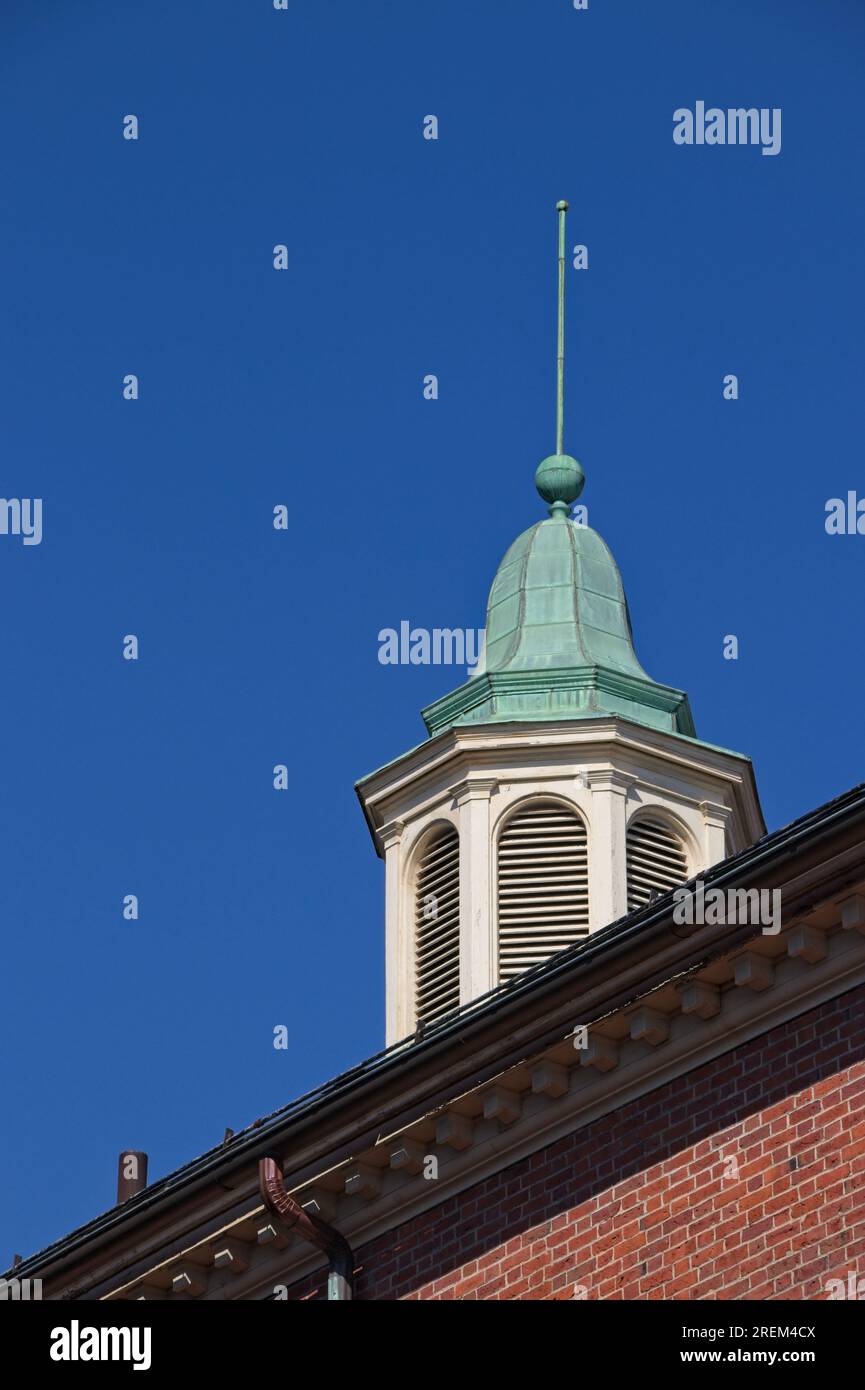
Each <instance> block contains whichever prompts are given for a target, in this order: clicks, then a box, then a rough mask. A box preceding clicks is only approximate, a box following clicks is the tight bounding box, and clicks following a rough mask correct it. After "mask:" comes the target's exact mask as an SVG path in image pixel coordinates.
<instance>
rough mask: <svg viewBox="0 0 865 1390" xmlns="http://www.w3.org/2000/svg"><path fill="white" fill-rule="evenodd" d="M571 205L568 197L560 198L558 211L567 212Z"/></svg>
mask: <svg viewBox="0 0 865 1390" xmlns="http://www.w3.org/2000/svg"><path fill="white" fill-rule="evenodd" d="M569 206H570V205H569V203H568V201H567V199H566V198H560V199H559V201H558V202H557V203H556V212H567V210H568V207H569Z"/></svg>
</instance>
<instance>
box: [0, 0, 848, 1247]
mask: <svg viewBox="0 0 865 1390" xmlns="http://www.w3.org/2000/svg"><path fill="white" fill-rule="evenodd" d="M863 48H865V11H863V7H862V6H861V4H860V3H858V2H857V0H821V3H820V4H817V3H812V2H811V0H703V3H701V4H699V5H695V4H694V3H693V0H666V3H650V2H649V0H617V3H613V0H590V6H589V9H588V11H586V12H576V11H575V10H574V9H573V6H572V3H571V0H531V3H529V0H472V3H471V4H466V0H437V3H436V4H433V5H429V4H424V3H420V0H392V3H386V0H364V3H363V4H355V3H349V0H289V7H288V10H287V11H285V12H277V11H274V10H273V8H272V3H271V0H231V2H230V0H182V3H178V0H150V2H149V3H141V4H138V5H118V4H116V3H109V2H108V0H88V3H87V5H85V6H80V5H70V4H65V3H61V2H60V0H47V2H46V3H42V4H40V5H38V6H33V5H32V4H25V3H23V0H7V2H6V4H5V5H4V7H3V13H2V18H0V74H2V81H0V119H2V124H3V130H4V145H5V150H6V159H5V176H4V180H3V211H2V218H0V255H2V262H0V263H2V280H3V302H4V307H5V313H4V316H3V323H4V331H3V333H2V335H0V354H2V361H0V392H2V425H0V428H2V436H0V437H2V446H3V447H2V464H3V467H2V489H0V491H2V493H3V495H4V496H5V497H7V498H12V497H18V498H23V497H40V498H42V499H43V540H42V543H41V544H40V545H38V546H25V545H23V544H22V542H21V538H20V537H16V536H12V535H0V585H2V594H3V598H4V604H3V682H2V696H0V709H2V717H3V721H4V728H5V739H4V747H3V760H2V774H3V775H2V778H0V860H2V876H0V921H2V930H3V966H4V969H3V977H2V978H3V991H2V1004H3V1014H4V1020H5V1025H6V1026H5V1037H6V1047H5V1048H4V1063H3V1073H2V1090H0V1112H2V1115H3V1120H4V1123H3V1126H2V1129H3V1134H4V1137H3V1141H2V1143H3V1149H2V1167H0V1232H2V1233H3V1240H2V1246H3V1248H2V1250H0V1266H2V1265H5V1264H6V1263H7V1262H8V1260H9V1259H11V1256H12V1253H13V1251H19V1252H20V1253H22V1254H27V1253H31V1252H32V1251H33V1250H34V1249H36V1248H38V1247H40V1246H42V1245H44V1244H46V1243H48V1242H49V1241H50V1240H53V1239H54V1238H56V1237H58V1236H60V1235H62V1234H64V1233H65V1232H66V1231H68V1230H70V1229H72V1228H73V1227H74V1226H76V1225H78V1224H80V1223H81V1222H83V1221H85V1220H87V1219H89V1218H90V1217H92V1216H93V1215H95V1214H96V1213H97V1212H99V1211H101V1210H103V1209H105V1208H106V1207H108V1206H110V1205H111V1204H112V1202H113V1200H114V1182H115V1165H116V1157H117V1154H118V1152H119V1151H120V1150H121V1149H122V1148H124V1147H137V1148H142V1149H145V1150H147V1151H148V1152H149V1154H150V1156H151V1169H150V1172H151V1177H158V1176H160V1175H162V1174H163V1173H165V1172H168V1171H170V1170H171V1169H172V1168H174V1167H176V1166H177V1165H179V1164H180V1163H182V1162H184V1161H185V1160H187V1159H189V1158H191V1157H193V1156H194V1155H195V1154H197V1153H199V1152H201V1151H203V1150H205V1149H207V1148H209V1147H210V1146H211V1145H213V1144H214V1143H216V1142H218V1141H219V1140H221V1138H222V1134H223V1130H224V1128H225V1127H226V1126H231V1127H232V1128H234V1129H239V1128H241V1127H242V1126H243V1125H245V1124H247V1123H249V1122H250V1121H252V1120H253V1119H254V1118H256V1117H257V1116H258V1115H261V1114H264V1113H267V1112H269V1111H271V1110H273V1109H275V1108H277V1107H278V1106H279V1105H281V1104H283V1103H285V1102H286V1101H288V1100H289V1099H291V1098H292V1097H293V1096H295V1095H297V1094H299V1093H301V1092H303V1091H305V1090H308V1089H309V1088H310V1087H312V1086H313V1085H315V1084H317V1083H318V1082H320V1081H323V1080H325V1079H326V1078H327V1077H329V1076H331V1075H334V1074H335V1073H337V1072H339V1071H341V1070H343V1069H345V1068H346V1067H348V1066H350V1065H352V1064H353V1063H354V1062H356V1061H358V1060H359V1059H360V1058H362V1057H364V1056H367V1055H369V1054H370V1053H372V1052H374V1051H376V1050H378V1048H379V1047H380V1046H382V1042H383V1013H384V1001H383V883H382V872H381V865H380V862H379V861H378V859H377V858H376V855H375V853H374V850H373V848H372V844H371V842H370V839H369V834H368V831H367V829H366V826H365V824H364V820H363V816H362V814H361V812H360V808H359V806H358V804H357V800H356V797H355V793H354V790H353V783H354V781H355V780H356V779H357V778H359V777H361V776H363V775H364V774H366V773H367V772H369V771H371V770H372V769H373V768H375V767H377V766H380V765H381V764H382V763H385V762H387V761H389V760H390V759H391V758H393V757H396V756H397V755H398V754H400V753H401V752H403V751H404V750H406V749H407V748H409V747H411V746H413V745H415V744H417V743H418V742H420V741H421V739H422V738H423V736H424V731H423V726H422V724H421V721H420V717H419V710H420V709H421V707H422V706H424V705H425V704H427V703H429V702H430V701H431V700H433V699H435V698H436V697H438V696H439V695H441V694H444V693H445V692H446V691H448V690H450V689H452V688H453V687H454V686H456V685H457V684H459V683H460V680H461V678H462V677H461V675H460V673H458V672H455V671H453V670H448V669H447V668H441V667H438V668H437V667H427V668H424V667H411V666H407V667H393V666H382V665H381V664H380V663H379V662H378V659H377V653H378V641H377V634H378V632H379V630H380V629H382V628H384V627H391V626H392V627H396V626H398V625H399V622H400V621H401V620H403V619H407V620H409V621H411V623H412V624H413V625H415V626H423V627H429V628H432V627H435V626H440V627H466V628H478V627H481V626H482V625H483V621H484V605H485V602H486V594H487V590H488V587H489V583H490V581H491V579H492V576H493V574H494V571H495V568H496V565H497V564H498V561H499V559H500V557H501V555H502V553H503V552H504V550H505V549H506V547H507V546H508V544H509V543H510V541H511V540H512V539H513V538H514V537H515V536H516V535H517V534H518V533H519V532H520V531H521V530H523V529H524V528H525V527H526V526H528V525H530V524H531V523H532V522H533V521H535V520H537V519H539V518H540V517H541V516H542V515H543V509H542V506H541V504H540V503H539V501H538V499H537V497H536V495H535V493H534V488H533V483H532V476H533V473H534V469H535V467H536V465H537V463H538V462H539V461H540V459H541V458H542V457H543V456H544V455H545V454H547V453H549V452H551V451H552V446H553V429H554V419H553V387H554V357H553V351H554V333H555V326H554V312H555V302H554V289H555V235H556V234H555V213H554V207H555V202H556V199H558V198H560V197H566V198H568V199H570V202H571V209H572V211H571V214H570V221H569V242H570V243H571V244H573V243H576V242H580V243H585V244H586V245H587V246H588V248H589V269H588V270H587V271H579V272H578V271H574V270H569V273H568V281H567V289H568V315H569V323H568V327H569V335H568V351H569V358H568V412H567V430H566V443H567V447H568V449H569V451H570V452H572V453H574V454H576V456H577V457H578V458H579V459H580V460H581V462H582V463H583V466H584V468H585V471H586V477H587V482H586V488H585V492H584V494H583V498H582V500H583V502H585V504H586V505H587V506H588V509H589V520H590V523H591V524H592V525H593V526H594V527H596V529H598V530H599V531H600V532H601V534H602V535H603V536H604V538H605V539H606V540H607V541H608V543H609V544H610V546H611V547H612V549H613V553H614V555H615V556H616V559H617V561H618V563H619V566H620V569H621V571H622V575H623V578H624V581H625V586H626V590H627V593H628V597H629V601H630V605H631V613H632V619H633V624H634V630H635V636H636V644H637V651H638V654H639V656H640V658H641V660H642V662H643V664H644V666H645V667H646V669H647V670H648V671H649V673H650V674H651V675H652V676H653V677H655V678H656V679H658V680H660V681H664V682H666V683H668V684H671V685H675V686H679V687H681V688H683V689H685V690H687V691H688V692H689V694H690V698H691V703H692V708H693V711H694V715H695V719H696V723H697V731H698V734H699V735H700V736H701V737H703V738H705V739H707V740H709V741H711V742H715V743H719V744H722V745H724V746H726V747H730V748H735V749H738V750H740V751H742V752H746V753H748V754H750V755H751V756H752V757H753V759H754V762H755V766H756V770H757V775H758V779H759V785H760V789H761V793H762V798H763V805H764V810H765V813H766V818H767V821H768V823H769V826H770V828H775V827H777V826H779V825H781V824H784V823H785V822H786V821H789V820H791V819H793V818H795V817H796V816H798V815H800V814H802V813H803V812H805V811H807V810H809V809H810V808H812V807H814V806H815V805H818V804H819V803H821V802H822V801H825V800H827V799H829V798H830V797H832V796H834V795H836V794H837V793H838V792H840V791H842V790H844V789H845V788H847V787H849V786H851V785H853V784H854V783H856V782H858V781H860V780H862V778H863V772H865V768H863V759H862V751H861V750H862V716H861V707H862V690H863V678H865V643H863V641H862V593H863V565H865V536H843V537H830V536H827V534H826V532H825V529H824V516H825V505H826V501H827V499H828V498H830V497H834V496H842V497H843V496H846V494H847V492H848V490H851V489H852V490H856V491H857V492H858V495H859V496H860V497H865V469H863V463H862V443H861V435H862V418H861V417H862V408H861V399H862V388H861V382H862V377H863V346H862V332H861V325H862V322H863V319H865V313H863V310H865V303H863V298H865V296H863V289H865V270H863V253H862V246H863V212H865V192H863V181H862V177H861V169H862V148H863V144H865V115H863V112H865V104H863V101H862V95H861V71H862V60H863ZM698 100H705V101H706V102H707V104H708V105H717V106H719V107H721V108H727V107H730V106H734V107H735V106H756V107H760V108H762V107H767V108H774V107H780V108H781V110H782V113H783V123H782V132H783V139H782V149H781V153H780V154H779V155H777V156H776V157H763V156H762V155H761V153H760V150H759V149H758V148H752V147H737V146H733V147H707V146H704V147H696V146H694V147H682V146H677V145H675V144H674V143H673V140H672V130H673V112H674V110H676V109H677V108H679V107H683V106H688V107H692V108H693V107H694V105H695V103H696V101H698ZM130 113H131V114H135V115H137V116H138V118H139V122H140V131H139V139H138V140H137V141H126V140H124V139H123V138H122V122H123V117H124V116H125V115H127V114H130ZM428 114H435V115H437V117H438V119H439V139H438V140H437V141H427V140H424V139H423V138H422V121H423V118H424V116H425V115H428ZM277 243H284V244H285V245H286V246H287V247H288V262H289V268H288V269H287V270H286V271H280V272H277V271H275V270H274V269H273V266H272V254H273V253H272V248H273V246H274V245H275V244H277ZM127 373H135V374H137V375H138V376H139V378H140V398H139V399H138V400H137V401H124V400H123V398H122V381H123V377H124V376H125V375H126V374H127ZM427 373H435V374H436V375H437V376H438V378H439V390H440V394H439V399H438V400H437V401H426V400H424V399H423V395H422V380H423V377H424V376H425V375H426V374H427ZM727 373H735V374H737V375H738V377H739V382H740V398H739V400H738V401H735V402H730V401H724V400H723V398H722V381H723V377H724V376H725V374H727ZM281 503H282V504H285V505H286V506H287V507H288V512H289V524H288V528H287V530H286V531H283V532H276V531H274V529H273V526H272V511H273V507H274V506H275V505H277V504H281ZM127 633H134V634H136V635H137V636H138V638H139V641H140V659H139V660H138V661H137V662H127V661H124V660H123V659H122V655H121V648H122V638H123V636H124V634H127ZM728 633H734V634H736V635H737V636H738V638H739V643H740V655H739V659H738V661H725V660H724V659H723V657H722V642H723V638H724V635H725V634H728ZM276 763H285V764H287V766H288V768H289V778H290V787H289V790H288V791H287V792H284V793H280V792H276V791H274V789H273V785H272V769H273V766H274V765H275V764H276ZM130 893H135V894H137V895H138V897H139V900H140V918H139V920H138V921H137V922H127V921H124V919H123V917H122V912H121V907H122V901H123V898H124V895H126V894H130ZM278 1024H285V1025H286V1027H287V1028H288V1035H289V1046H288V1048H287V1049H286V1050H285V1051H276V1050H275V1049H274V1048H273V1046H272V1036H273V1028H274V1027H275V1026H276V1025H278Z"/></svg>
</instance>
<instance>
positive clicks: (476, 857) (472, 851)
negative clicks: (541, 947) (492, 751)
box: [456, 777, 497, 1004]
mask: <svg viewBox="0 0 865 1390" xmlns="http://www.w3.org/2000/svg"><path fill="white" fill-rule="evenodd" d="M496 786H497V782H496V780H495V778H491V777H472V778H470V779H469V780H468V781H466V782H464V783H463V784H462V785H461V786H460V787H459V788H458V789H457V791H456V803H457V806H458V807H459V815H460V1003H461V1004H468V1003H469V1002H470V1001H471V1000H472V999H477V997H478V995H479V994H486V992H487V990H488V989H492V987H493V985H494V984H495V983H496V980H495V969H496V953H495V942H494V940H493V930H492V921H491V913H490V886H491V856H492V846H491V843H490V797H491V795H492V794H493V792H494V791H495V789H496Z"/></svg>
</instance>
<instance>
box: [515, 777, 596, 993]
mask: <svg viewBox="0 0 865 1390" xmlns="http://www.w3.org/2000/svg"><path fill="white" fill-rule="evenodd" d="M498 918H499V981H500V982H502V983H503V982H504V981H505V980H511V979H513V977H514V976H515V975H519V973H520V971H522V970H528V968H529V966H532V965H537V964H538V962H539V961H543V960H546V959H547V958H548V957H549V956H552V955H554V954H555V953H556V951H563V950H564V949H565V947H566V946H571V945H573V943H574V942H575V941H579V940H580V938H581V937H583V936H586V935H587V933H588V930H589V877H588V863H587V847H586V827H585V825H584V824H583V822H582V820H581V819H580V817H579V816H578V815H577V814H576V812H574V811H571V810H570V809H569V808H568V807H567V806H563V805H561V803H560V802H557V801H533V802H530V803H529V804H528V805H527V806H524V807H523V808H522V810H520V811H517V812H516V813H515V814H514V815H513V816H511V818H510V820H509V821H507V823H506V825H505V827H504V830H503V831H502V834H501V838H500V839H499V853H498Z"/></svg>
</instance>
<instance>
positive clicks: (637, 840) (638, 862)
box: [627, 816, 688, 912]
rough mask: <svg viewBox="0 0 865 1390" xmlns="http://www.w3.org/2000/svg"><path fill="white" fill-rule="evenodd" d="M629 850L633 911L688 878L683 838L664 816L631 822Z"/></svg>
mask: <svg viewBox="0 0 865 1390" xmlns="http://www.w3.org/2000/svg"><path fill="white" fill-rule="evenodd" d="M627 849H628V911H629V912H633V911H634V909H635V908H637V907H642V906H643V905H644V904H645V903H647V902H650V901H651V899H652V897H656V896H660V895H661V894H663V893H667V892H669V890H670V889H671V888H675V887H676V885H677V884H679V883H684V882H685V881H686V880H687V878H688V856H687V854H686V853H685V846H684V844H683V842H682V839H681V837H680V836H678V835H677V834H676V832H675V831H674V830H671V829H670V827H669V826H668V825H665V824H664V822H663V821H662V820H660V819H657V818H654V817H652V816H639V817H638V818H637V819H636V820H633V821H631V823H630V825H629V826H628V837H627Z"/></svg>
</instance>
